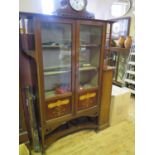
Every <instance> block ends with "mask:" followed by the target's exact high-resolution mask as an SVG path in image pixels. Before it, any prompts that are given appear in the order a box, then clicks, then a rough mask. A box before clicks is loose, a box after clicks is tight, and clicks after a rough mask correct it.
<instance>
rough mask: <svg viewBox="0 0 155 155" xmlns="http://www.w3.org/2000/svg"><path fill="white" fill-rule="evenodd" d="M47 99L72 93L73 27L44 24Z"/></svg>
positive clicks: (43, 40)
mask: <svg viewBox="0 0 155 155" xmlns="http://www.w3.org/2000/svg"><path fill="white" fill-rule="evenodd" d="M41 35H42V53H43V68H44V87H45V97H46V98H49V97H53V96H56V95H60V94H64V93H67V92H70V91H71V25H70V24H58V23H42V24H41Z"/></svg>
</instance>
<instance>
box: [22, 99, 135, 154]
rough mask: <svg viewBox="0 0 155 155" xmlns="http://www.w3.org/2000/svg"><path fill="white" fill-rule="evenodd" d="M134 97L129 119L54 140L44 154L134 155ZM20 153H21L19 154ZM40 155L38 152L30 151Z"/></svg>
mask: <svg viewBox="0 0 155 155" xmlns="http://www.w3.org/2000/svg"><path fill="white" fill-rule="evenodd" d="M134 137H135V136H134V99H133V98H132V99H131V107H130V108H129V119H128V120H125V121H123V122H121V123H119V124H117V125H114V126H111V127H109V128H107V129H105V130H102V131H100V132H98V133H96V132H95V131H94V130H83V131H80V132H76V133H74V134H70V135H68V136H66V137H64V138H61V139H60V140H58V141H56V142H55V143H54V144H52V145H51V146H50V147H48V149H47V150H46V155H134V154H135V149H134ZM21 155H22V154H21ZM32 155H40V153H34V152H33V153H32Z"/></svg>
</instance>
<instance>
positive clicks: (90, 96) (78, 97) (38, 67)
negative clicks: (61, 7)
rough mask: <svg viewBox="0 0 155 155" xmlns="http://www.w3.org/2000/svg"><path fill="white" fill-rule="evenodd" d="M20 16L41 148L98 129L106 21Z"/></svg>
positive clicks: (23, 14) (21, 14)
mask: <svg viewBox="0 0 155 155" xmlns="http://www.w3.org/2000/svg"><path fill="white" fill-rule="evenodd" d="M20 17H21V18H20V19H21V21H20V22H21V25H20V35H21V41H22V52H23V53H24V54H25V55H26V56H27V59H29V60H30V63H29V68H30V70H31V71H30V72H29V73H28V74H29V75H30V77H31V78H32V83H31V85H32V86H33V87H35V89H34V94H35V95H36V98H37V99H36V100H37V103H36V105H35V108H36V113H37V116H38V119H37V121H38V125H39V133H40V138H41V142H42V146H43V149H44V148H45V147H47V146H48V145H49V144H50V143H52V142H54V141H55V140H56V139H58V138H60V137H62V136H64V135H66V134H68V133H71V132H74V131H77V130H80V129H86V128H93V129H99V126H100V125H102V126H103V124H102V122H103V121H102V120H103V119H101V117H100V114H101V113H102V110H103V109H101V108H100V106H101V104H104V101H102V102H101V93H102V87H103V85H102V84H103V83H102V76H103V64H104V49H105V36H106V24H107V22H106V21H101V20H94V19H76V18H65V17H63V18H62V17H56V16H47V15H38V14H27V13H20ZM26 80H27V79H25V81H26ZM105 92H106V91H105ZM108 104H109V103H108ZM104 112H105V113H107V114H108V111H105V110H104ZM101 116H103V115H101ZM105 116H106V114H105ZM103 117H104V116H103ZM106 117H107V116H106ZM107 121H108V120H107ZM104 123H105V122H104Z"/></svg>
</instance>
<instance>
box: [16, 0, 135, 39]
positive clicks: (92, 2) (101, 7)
mask: <svg viewBox="0 0 155 155" xmlns="http://www.w3.org/2000/svg"><path fill="white" fill-rule="evenodd" d="M42 1H43V0H19V11H22V12H33V13H42V12H43V10H42ZM44 1H51V2H52V1H53V5H54V7H55V9H54V10H56V9H57V8H58V6H59V5H60V4H59V3H60V0H44ZM113 1H114V0H88V6H87V10H88V11H90V12H92V13H94V14H95V18H96V19H111V18H113V17H112V16H111V14H110V6H111V4H112V2H113ZM131 1H132V4H134V1H135V0H131ZM125 16H130V17H131V27H130V35H131V36H134V35H135V17H134V14H133V10H132V9H130V11H129V12H128V13H127V14H126V15H125ZM125 16H123V17H125Z"/></svg>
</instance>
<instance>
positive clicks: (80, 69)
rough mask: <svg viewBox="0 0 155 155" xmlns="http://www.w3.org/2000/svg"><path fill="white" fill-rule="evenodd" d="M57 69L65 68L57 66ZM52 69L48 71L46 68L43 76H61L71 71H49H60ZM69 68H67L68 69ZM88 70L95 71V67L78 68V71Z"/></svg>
mask: <svg viewBox="0 0 155 155" xmlns="http://www.w3.org/2000/svg"><path fill="white" fill-rule="evenodd" d="M58 67H61V69H63V68H65V66H64V67H62V66H58ZM58 67H57V68H54V67H53V68H52V67H49V68H48V69H47V68H46V69H45V70H44V75H45V76H49V75H57V74H63V73H69V72H71V70H60V71H59V70H57V71H51V70H52V69H60V68H58ZM68 68H69V67H68ZM89 70H97V67H94V66H88V67H80V68H79V71H89Z"/></svg>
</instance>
